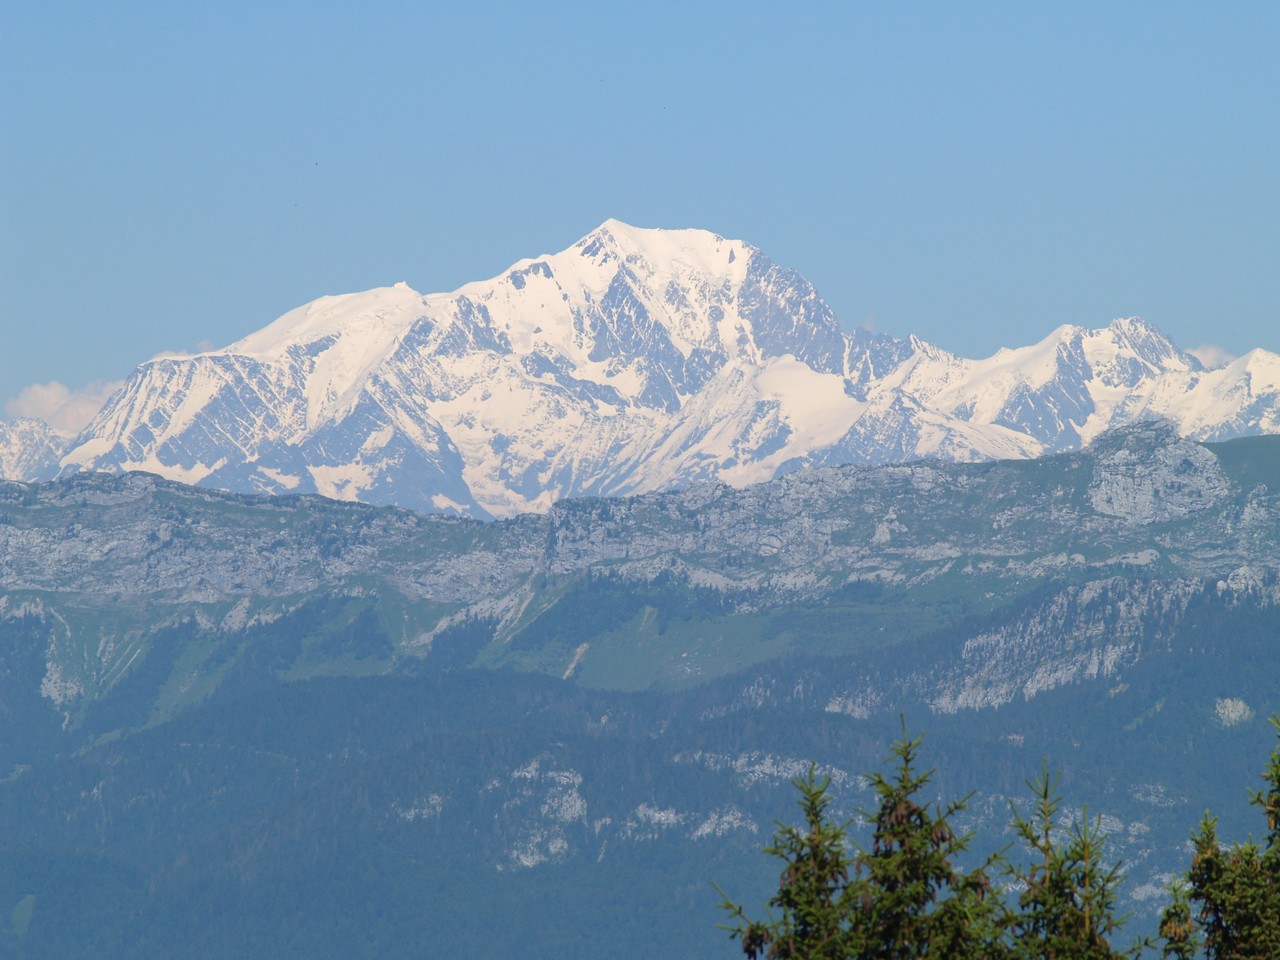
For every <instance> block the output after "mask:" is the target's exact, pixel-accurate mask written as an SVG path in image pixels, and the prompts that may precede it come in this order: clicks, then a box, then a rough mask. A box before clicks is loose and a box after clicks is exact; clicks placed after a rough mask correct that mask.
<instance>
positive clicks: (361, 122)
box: [0, 0, 1280, 413]
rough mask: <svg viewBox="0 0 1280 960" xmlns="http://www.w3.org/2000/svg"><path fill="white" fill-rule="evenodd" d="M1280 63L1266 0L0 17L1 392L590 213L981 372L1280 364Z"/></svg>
mask: <svg viewBox="0 0 1280 960" xmlns="http://www.w3.org/2000/svg"><path fill="white" fill-rule="evenodd" d="M1277 49H1280V5H1277V4H1274V3H1261V2H1259V3H1254V4H1236V5H1231V4H1213V5H1211V4H1190V3H1126V4H1097V5H1091V4H1083V5H1082V4H1076V3H1072V4H1043V3H1023V4H982V3H978V4H924V3H892V4H890V3H885V4H859V3H831V4H820V3H810V4H805V3H792V4H779V3H768V4H766V3H747V2H743V3H724V4H716V3H703V4H695V5H689V6H685V5H678V4H662V3H654V4H600V3H592V4H573V3H559V4H529V3H524V4H498V3H493V4H483V3H481V4H449V3H434V4H408V3H404V4H400V3H381V4H379V3H373V4H369V5H362V6H361V7H360V8H357V6H356V5H352V4H338V3H324V2H314V3H297V4H291V3H275V4H248V3H236V2H225V3H220V4H209V5H196V4H160V3H156V4H133V3H111V4H90V3H76V4H68V3H58V2H49V0H43V2H38V3H35V2H26V0H9V2H7V3H6V4H4V5H3V7H0V90H3V91H5V92H4V94H3V96H2V97H0V216H2V218H3V221H2V222H3V230H2V231H0V245H2V246H0V310H3V315H2V316H0V329H3V333H4V337H3V344H4V349H3V350H2V351H0V404H5V403H6V401H9V403H8V409H9V411H10V412H11V413H12V412H13V410H14V406H13V403H12V399H13V398H15V397H17V396H18V395H19V394H20V392H21V391H22V390H23V389H24V388H26V387H28V386H30V385H32V384H42V383H48V382H49V381H58V382H59V383H61V384H64V385H66V386H67V387H68V388H70V391H71V392H72V394H73V395H74V392H75V391H77V390H79V389H80V388H82V387H84V386H85V385H87V384H90V383H91V382H93V381H111V380H117V379H119V378H122V377H124V376H125V375H127V373H128V372H129V370H131V369H132V367H133V366H134V365H135V364H137V363H138V362H140V361H142V360H145V359H147V358H148V357H150V356H152V355H154V354H156V353H157V352H160V351H162V350H173V349H194V348H196V347H198V346H200V345H208V344H212V345H217V346H221V345H225V344H226V343H229V342H231V341H232V340H234V339H237V338H238V337H240V336H243V335H244V334H246V333H248V332H250V331H252V330H254V329H257V328H259V327H261V326H263V325H265V324H266V323H268V322H269V321H270V320H272V319H274V318H275V317H276V316H278V315H279V314H281V313H283V312H284V311H286V310H288V309H290V308H292V307H294V306H297V305H299V304H301V303H304V302H306V301H307V300H311V299H314V298H315V297H317V296H321V295H323V294H327V293H341V292H349V291H353V290H361V289H366V288H369V287H373V286H379V285H383V284H388V283H393V282H396V281H399V280H406V281H408V282H409V283H410V284H411V285H412V286H414V287H416V288H417V289H419V290H422V291H423V292H433V291H439V290H449V289H452V288H454V287H456V286H459V285H460V284H462V283H464V282H467V281H469V280H474V279H481V278H484V277H488V276H492V275H494V274H496V273H498V272H500V271H501V270H502V269H503V268H504V267H505V266H507V265H508V264H510V263H511V262H513V261H515V260H517V259H519V258H521V257H525V256H535V255H537V254H540V253H545V252H552V251H555V250H559V249H562V248H564V247H566V246H568V245H569V244H571V243H572V242H573V241H574V240H576V239H577V238H578V237H580V236H581V235H583V234H585V233H586V232H588V231H589V230H591V229H592V228H593V227H595V226H597V225H598V224H599V223H600V222H601V221H603V220H605V219H606V218H608V217H617V218H619V219H621V220H624V221H627V222H630V223H634V224H637V225H640V226H661V227H703V228H706V229H710V230H714V231H716V232H718V233H721V234H724V235H726V236H731V237H735V238H740V239H745V240H748V241H750V242H752V243H754V244H755V245H757V246H759V247H760V248H762V249H763V250H764V251H765V252H766V253H768V254H769V255H770V256H771V257H773V259H774V260H776V261H778V262H780V263H783V264H786V265H788V266H791V267H794V268H796V269H798V270H799V271H800V272H801V273H803V274H804V275H805V276H807V277H808V278H809V279H810V280H812V281H813V282H814V284H815V285H816V286H817V288H818V290H819V291H820V292H821V293H822V295H823V296H824V297H825V298H826V299H827V301H828V302H829V303H830V304H831V305H832V306H833V308H834V309H835V310H836V313H837V314H838V315H839V316H840V317H841V318H842V320H843V321H844V323H845V324H846V325H847V326H849V327H854V326H858V325H859V324H864V323H869V324H873V325H874V326H875V327H876V328H878V329H880V330H883V331H886V332H889V333H893V334H896V335H899V336H905V335H907V334H908V333H916V334H919V335H920V336H922V337H924V338H925V339H927V340H931V341H933V342H935V343H937V344H939V345H941V346H943V347H945V348H947V349H950V350H953V351H955V352H958V353H961V354H963V355H966V356H984V355H987V354H989V353H991V352H992V351H994V350H995V349H996V348H997V347H998V346H1000V345H1018V344H1023V343H1029V342H1032V341H1035V340H1038V339H1040V338H1041V337H1043V336H1044V335H1046V334H1047V333H1048V332H1049V331H1050V330H1051V329H1053V328H1054V327H1055V326H1057V325H1059V324H1062V323H1076V324H1081V325H1084V326H1101V325H1104V324H1106V323H1107V322H1108V321H1109V320H1110V319H1112V318H1113V317H1115V316H1122V315H1124V316H1128V315H1133V314H1138V315H1141V316H1144V317H1146V318H1147V319H1148V320H1150V321H1152V322H1154V323H1155V324H1157V325H1158V326H1160V327H1162V328H1163V329H1164V330H1165V331H1166V332H1168V333H1169V334H1170V335H1171V336H1172V337H1173V338H1174V339H1175V340H1177V341H1178V342H1179V343H1180V344H1182V345H1183V346H1185V347H1195V346H1197V345H1200V344H1203V343H1212V344H1217V345H1219V346H1221V347H1223V348H1225V349H1226V350H1228V351H1230V352H1233V353H1240V352H1243V351H1245V350H1246V349H1248V348H1250V347H1253V346H1262V347H1266V348H1268V349H1272V350H1280V175H1278V174H1277V169H1278V168H1280V102H1278V101H1280V58H1278V57H1277V56H1276V54H1275V51H1276V50H1277ZM91 392H92V391H91ZM29 396H30V395H29Z"/></svg>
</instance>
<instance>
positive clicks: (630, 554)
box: [0, 221, 1280, 960]
mask: <svg viewBox="0 0 1280 960" xmlns="http://www.w3.org/2000/svg"><path fill="white" fill-rule="evenodd" d="M1278 404H1280V358H1277V357H1276V356H1275V355H1272V354H1269V353H1266V352H1263V351H1261V350H1255V351H1253V352H1252V353H1250V354H1248V355H1246V356H1245V357H1242V358H1240V359H1239V360H1236V361H1234V362H1232V363H1230V364H1228V365H1225V366H1222V367H1219V368H1216V369H1205V368H1204V367H1203V366H1202V364H1201V363H1200V362H1199V361H1198V360H1196V358H1195V357H1193V356H1191V355H1190V354H1187V353H1184V352H1182V351H1180V350H1179V349H1178V348H1177V347H1175V346H1174V345H1173V344H1172V343H1170V342H1169V341H1168V340H1167V339H1166V338H1165V337H1163V336H1162V335H1161V334H1160V333H1159V332H1158V331H1156V330H1155V329H1154V328H1152V327H1151V326H1149V325H1147V324H1145V323H1143V322H1141V321H1139V320H1132V319H1130V320H1117V321H1115V322H1113V323H1112V324H1111V325H1110V326H1108V327H1106V328H1105V329H1101V330H1094V331H1090V330H1085V329H1081V328H1074V327H1071V328H1062V329H1060V330H1058V331H1055V332H1054V333H1053V334H1052V335H1051V336H1050V337H1049V338H1048V339H1046V340H1045V341H1043V342H1042V343H1040V344H1038V345H1036V346H1033V347H1027V348H1022V349H1018V350H1005V351H1001V352H1000V353H997V354H996V355H995V356H994V357H991V358H988V359H986V360H980V361H970V360H963V359H960V358H957V357H954V356H951V355H949V354H947V353H945V352H944V351H942V350H939V349H938V348H936V347H933V346H930V345H928V344H925V343H923V342H921V341H919V340H917V339H915V338H912V339H909V340H907V341H900V340H896V339H893V338H891V337H888V336H884V335H876V334H871V333H868V332H866V331H859V332H856V333H853V334H846V333H844V332H842V330H841V328H840V326H839V325H838V323H837V322H836V320H835V318H834V317H833V316H832V314H831V311H830V310H829V309H828V308H827V307H826V306H825V305H824V304H823V302H822V301H821V300H820V299H819V298H818V296H817V294H816V293H815V292H814V290H813V289H812V287H810V286H809V284H807V283H806V282H805V281H804V280H803V279H802V278H801V277H800V276H798V275H797V274H795V273H793V272H791V271H787V270H784V269H781V268H778V267H776V266H774V265H773V264H772V263H770V262H769V261H768V260H767V259H766V258H765V257H764V256H763V255H762V254H761V253H759V252H758V251H756V250H754V249H753V248H751V247H750V246H748V245H746V244H744V243H741V242H738V241H729V240H724V239H723V238H720V237H716V236H713V235H711V234H707V233H702V232H699V231H670V232H668V231H654V230H639V229H635V228H632V227H627V226H624V225H622V224H619V223H616V222H613V221H610V222H608V223H606V224H605V225H604V226H602V227H601V228H600V229H598V230H597V231H595V232H594V233H592V234H591V235H589V236H588V237H586V238H584V239H583V240H582V241H580V242H579V243H578V244H576V245H575V246H574V247H573V248H571V249H570V250H568V251H565V252H564V253H561V254H557V255H554V256H547V257H542V258H538V259H536V260H528V261H522V262H521V263H518V264H516V265H515V266H514V267H513V268H512V269H511V270H510V271H508V272H507V273H506V274H504V275H503V276H502V277H500V278H497V279H495V280H492V281H487V282H484V283H477V284H472V285H470V286H467V287H464V288H462V289H461V290H459V291H456V292H455V293H453V294H449V295H433V296H427V297H422V296H420V295H419V294H417V293H414V292H413V291H411V290H408V289H407V288H405V287H403V286H398V287H391V288H386V289H382V290H376V291H371V292H369V293H365V294H357V295H352V296H348V297H333V298H326V299H323V300H320V301H316V302H315V303H313V304H310V305H308V306H305V307H302V308H299V309H298V310H296V311H294V312H292V313H290V314H287V315H286V316H284V317H282V318H281V319H280V320H278V321H276V322H275V323H274V324H272V325H271V326H269V327H267V328H265V329H264V330H261V331H259V332H258V333H255V334H252V335H251V336H249V337H246V338H245V339H243V340H241V341H240V342H238V343H236V344H233V345H232V346H231V347H228V348H226V349H224V350H217V351H211V352H208V353H204V354H200V355H197V356H193V357H171V358H163V359H157V360H153V361H150V362H148V363H146V364H143V365H142V366H141V367H140V368H139V369H138V370H137V371H136V372H135V374H134V375H133V376H132V377H131V378H130V379H129V381H128V382H127V384H126V385H125V386H124V388H123V389H122V390H121V391H120V392H119V393H117V394H116V395H115V396H114V397H113V398H112V399H111V400H110V401H109V402H108V403H107V405H106V407H104V408H103V410H102V411H101V413H100V414H99V415H98V416H97V417H96V418H95V419H94V420H93V422H92V423H90V424H89V426H88V427H87V428H86V429H85V430H84V431H83V432H81V433H80V434H79V435H78V436H76V437H73V438H72V437H63V436H60V435H58V434H56V433H55V432H53V431H52V430H50V429H49V428H48V427H47V426H46V425H44V424H42V423H39V422H37V421H16V422H10V423H8V424H4V425H2V427H3V431H4V432H3V434H2V436H0V442H2V444H3V446H2V448H0V466H3V469H4V472H6V473H7V474H9V475H10V476H12V477H13V478H14V479H10V480H2V481H0V955H3V956H6V957H7V956H13V957H16V958H20V960H52V958H63V960H88V958H100V957H112V958H124V960H132V958H138V960H142V958H154V957H166V958H175V960H185V958H192V960H194V958H197V957H198V958H201V960H205V958H233V957H234V958H242V957H257V956H270V957H279V958H284V960H292V958H299V960H300V958H307V960H324V958H351V957H371V958H372V957H378V958H382V957H409V956H415V957H417V956H427V957H459V958H461V957H466V958H512V957H539V958H541V957H547V958H551V957H555V958H569V960H572V958H620V960H631V958H635V960H639V958H648V957H657V956H663V957H677V958H684V957H688V958H693V957H707V956H723V957H730V956H734V955H735V954H736V953H737V952H738V951H739V947H738V945H736V944H734V943H732V942H730V940H729V938H728V936H727V934H726V933H725V932H724V931H723V930H720V929H717V926H716V925H717V923H719V922H721V921H723V920H724V919H725V917H724V916H723V914H721V912H720V911H719V910H718V908H717V904H718V903H719V902H720V899H721V895H720V894H718V893H717V892H716V890H715V888H713V887H712V885H711V882H712V881H715V882H716V883H717V884H719V885H720V886H721V887H722V888H723V889H724V891H725V893H727V894H729V895H730V896H731V897H732V898H733V899H735V900H737V901H739V902H744V903H748V904H751V905H752V907H753V909H755V908H756V907H758V905H759V904H761V903H763V902H764V900H765V899H766V897H767V896H768V895H769V892H770V891H771V890H776V889H777V882H778V877H777V874H776V867H774V866H773V865H772V863H771V862H770V861H769V860H767V859H766V858H764V857H762V855H761V853H760V848H761V847H762V846H764V845H765V844H766V843H768V841H769V838H770V836H771V833H772V831H773V829H774V821H775V819H778V820H782V821H784V822H794V821H795V819H796V812H797V808H796V806H795V796H796V795H795V791H794V790H793V788H792V787H791V786H790V780H791V779H792V778H793V777H796V776H797V775H799V774H802V773H803V772H805V771H806V770H807V769H808V767H809V764H810V763H811V762H815V763H816V764H817V765H818V769H819V771H820V772H821V773H824V774H826V775H828V776H830V777H831V784H832V789H833V794H834V797H835V808H836V809H835V812H836V813H837V814H838V815H839V816H840V818H844V817H849V818H852V819H853V820H854V827H853V832H854V834H855V835H859V830H860V829H861V826H863V825H864V824H862V821H860V820H859V819H858V817H859V814H858V811H859V810H860V809H864V808H866V807H868V806H869V805H871V804H872V803H873V801H874V797H873V793H872V791H871V789H870V787H869V783H868V780H867V778H866V776H865V774H866V773H867V772H869V771H875V770H883V769H884V763H883V760H884V757H885V755H886V753H887V752H888V745H889V743H890V741H891V740H892V739H894V738H896V737H898V736H900V735H901V733H902V729H903V726H902V725H903V724H904V723H905V725H906V728H907V730H908V732H909V733H912V734H914V733H915V732H916V731H921V730H923V731H924V732H925V734H926V737H925V743H924V759H925V761H926V763H927V765H929V766H936V767H937V774H936V777H935V779H934V780H933V781H932V783H931V784H930V786H929V789H930V790H931V791H934V792H935V793H936V795H937V796H938V797H941V798H958V797H962V796H964V795H966V794H969V793H970V792H972V796H971V797H970V799H969V801H968V807H967V810H966V811H965V813H964V814H963V816H962V823H961V825H962V826H963V827H965V828H966V829H972V830H974V831H976V839H975V843H974V847H975V851H976V853H975V856H976V857H980V856H982V855H983V854H985V853H986V852H990V851H994V850H997V849H1001V848H1004V847H1006V846H1007V845H1008V844H1009V843H1010V840H1011V839H1012V835H1011V833H1010V831H1009V821H1010V809H1009V805H1010V803H1011V802H1016V803H1019V804H1023V803H1025V801H1026V800H1027V799H1028V797H1027V791H1026V787H1025V782H1026V780H1027V778H1029V777H1032V776H1033V775H1035V774H1037V773H1038V772H1039V771H1040V770H1041V766H1042V763H1045V764H1047V765H1048V767H1049V769H1050V770H1051V771H1052V770H1060V771H1062V774H1063V780H1062V790H1063V792H1064V795H1065V799H1066V801H1067V802H1066V809H1067V810H1071V811H1074V813H1072V814H1070V816H1075V817H1079V816H1081V815H1082V805H1083V804H1085V803H1087V804H1088V812H1087V816H1089V817H1100V818H1101V824H1102V827H1103V828H1104V829H1105V831H1106V832H1107V834H1108V841H1107V847H1106V857H1107V859H1108V860H1121V861H1123V864H1124V869H1125V870H1126V871H1127V872H1128V875H1129V879H1128V881H1127V883H1126V885H1125V886H1124V888H1123V894H1124V897H1125V904H1124V906H1125V908H1126V909H1127V910H1129V911H1132V918H1131V919H1130V921H1129V926H1128V927H1127V928H1126V931H1125V933H1126V934H1129V933H1131V934H1132V935H1133V936H1140V935H1143V934H1151V933H1154V915H1155V914H1156V913H1157V912H1158V910H1159V909H1160V908H1161V907H1162V906H1163V905H1164V903H1165V901H1166V896H1167V894H1166V887H1167V883H1168V881H1169V879H1170V878H1171V877H1172V876H1173V875H1174V873H1176V872H1178V871H1181V870H1184V869H1185V868H1186V866H1187V862H1188V853H1187V850H1186V843H1185V841H1186V839H1187V837H1188V835H1189V833H1190V831H1191V829H1192V827H1193V826H1194V825H1195V823H1196V822H1197V821H1198V819H1199V816H1200V814H1201V812H1202V811H1203V810H1205V809H1206V808H1211V809H1212V810H1213V811H1214V813H1216V814H1218V815H1219V816H1220V818H1221V819H1220V824H1219V831H1220V833H1221V834H1222V835H1223V836H1224V838H1226V839H1228V840H1235V839H1243V838H1244V837H1245V836H1246V835H1247V834H1248V832H1249V831H1251V830H1252V831H1254V832H1255V833H1257V832H1258V831H1259V830H1260V824H1259V823H1258V822H1257V820H1258V816H1257V813H1258V812H1257V811H1256V810H1254V809H1251V808H1250V806H1249V804H1248V802H1247V794H1246V789H1247V788H1249V787H1254V786H1257V785H1258V777H1257V772H1258V770H1259V769H1260V768H1261V766H1262V764H1263V762H1264V758H1265V756H1266V754H1267V752H1268V751H1269V750H1270V749H1271V746H1272V740H1273V737H1272V736H1271V734H1270V733H1269V729H1268V725H1267V723H1266V722H1265V718H1266V716H1267V715H1268V714H1269V713H1272V712H1275V711H1280V649H1278V640H1277V638H1278V637H1280V573H1278V572H1277V571H1280V436H1271V435H1268V434H1272V433H1275V432H1277V431H1280V426H1278V425H1277V417H1278V416H1280V414H1278V413H1277V409H1278ZM1024 809H1025V808H1024ZM1011 855H1014V856H1016V854H1013V853H1011ZM1126 939H1127V938H1126V936H1124V935H1121V936H1119V937H1118V938H1117V944H1120V943H1123V942H1126Z"/></svg>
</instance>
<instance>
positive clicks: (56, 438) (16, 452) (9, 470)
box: [0, 417, 70, 480]
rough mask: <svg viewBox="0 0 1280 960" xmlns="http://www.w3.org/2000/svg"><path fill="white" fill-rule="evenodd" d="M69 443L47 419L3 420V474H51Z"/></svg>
mask: <svg viewBox="0 0 1280 960" xmlns="http://www.w3.org/2000/svg"><path fill="white" fill-rule="evenodd" d="M69 443H70V438H68V437H64V436H63V435H62V434H60V433H58V432H57V431H55V430H54V429H53V428H52V427H50V426H49V425H48V424H47V423H45V422H44V421H43V420H36V419H33V418H31V417H18V418H17V419H14V420H0V477H10V478H17V479H23V480H26V479H33V478H35V477H51V476H53V475H54V474H55V473H57V471H58V461H59V460H60V459H61V457H62V455H63V454H64V453H66V451H67V446H68V445H69Z"/></svg>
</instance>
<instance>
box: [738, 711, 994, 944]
mask: <svg viewBox="0 0 1280 960" xmlns="http://www.w3.org/2000/svg"><path fill="white" fill-rule="evenodd" d="M920 742H921V741H920V739H919V738H916V739H908V738H907V737H906V733H905V727H904V732H903V738H902V740H900V741H898V742H897V743H895V744H894V745H893V752H892V754H891V755H890V759H895V758H896V760H897V769H896V772H895V775H894V776H893V778H892V779H890V778H887V777H885V776H883V775H881V774H874V775H872V776H871V777H870V779H871V783H872V786H873V788H874V789H875V792H876V797H877V807H876V809H875V810H873V811H864V812H863V815H864V816H865V817H866V818H867V819H868V821H869V822H870V823H871V825H872V837H871V845H870V847H869V848H868V849H866V850H861V851H859V852H858V853H857V854H856V855H855V856H853V857H850V854H849V846H848V830H847V828H848V824H839V823H836V822H834V821H832V820H831V819H830V817H829V814H828V807H829V806H830V796H829V794H828V788H829V785H830V781H829V779H828V778H823V779H821V780H818V779H817V778H816V775H815V772H814V770H813V769H812V768H811V769H810V771H809V774H808V776H807V777H804V778H801V779H798V780H795V781H793V783H794V785H795V787H796V789H797V790H798V791H799V792H800V795H801V796H800V806H801V808H802V810H803V811H804V818H805V826H804V828H803V829H802V828H798V827H789V826H784V825H782V824H779V829H778V831H777V833H775V835H774V840H773V843H772V845H770V846H769V847H766V848H765V853H767V854H769V855H771V856H775V857H778V858H779V859H781V860H782V861H783V869H782V872H781V876H780V877H779V884H778V892H777V893H776V894H774V896H773V897H772V898H771V899H770V900H769V907H770V908H772V909H775V910H778V911H779V914H778V915H777V916H776V917H772V918H770V919H769V920H767V921H763V920H751V919H750V918H749V917H748V916H747V915H746V913H745V912H744V911H743V909H742V907H741V906H739V905H737V904H735V903H733V902H732V901H731V900H729V899H728V898H727V897H726V898H725V899H724V901H723V903H722V904H721V906H722V907H723V908H724V909H725V910H727V911H728V912H729V914H730V916H731V917H732V918H733V919H734V921H735V923H734V924H733V925H732V926H730V927H728V929H729V931H730V934H731V935H732V936H733V937H734V938H735V939H738V940H740V941H741V946H742V951H743V953H745V954H746V955H747V956H748V957H750V958H753V960H754V958H759V957H763V958H766V960H792V958H797V960H799V958H805V960H809V958H813V960H845V958H866V960H881V958H882V960H914V958H937V960H942V958H948V960H952V958H954V960H968V958H974V960H977V958H989V957H993V956H996V955H999V954H1000V948H999V943H998V941H999V925H998V922H997V918H998V911H999V909H1000V905H999V898H998V897H996V896H993V895H991V881H990V879H989V876H988V872H987V869H988V867H989V866H990V864H988V865H987V866H986V867H980V868H977V869H975V870H973V871H971V872H967V873H966V872H963V871H961V870H959V869H958V868H957V867H956V865H955V863H954V858H955V856H956V855H957V854H960V853H961V852H963V851H964V850H965V848H966V846H967V844H968V840H969V838H968V836H967V835H961V834H959V833H957V832H956V830H955V828H954V826H953V824H952V819H953V818H954V816H955V815H956V814H957V813H959V812H960V811H961V810H963V809H964V802H963V801H960V802H955V803H950V804H946V805H943V804H934V803H929V802H925V803H920V802H918V800H917V794H918V793H919V792H920V791H921V790H923V789H924V788H925V787H926V786H927V785H928V783H929V781H930V780H931V779H932V776H933V771H931V770H930V771H926V772H923V773H921V772H919V771H918V770H917V769H916V761H917V753H918V750H919V747H920ZM851 868H853V869H852V871H851Z"/></svg>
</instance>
